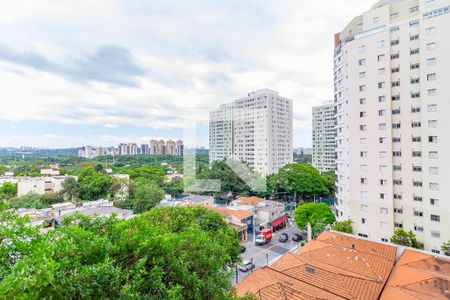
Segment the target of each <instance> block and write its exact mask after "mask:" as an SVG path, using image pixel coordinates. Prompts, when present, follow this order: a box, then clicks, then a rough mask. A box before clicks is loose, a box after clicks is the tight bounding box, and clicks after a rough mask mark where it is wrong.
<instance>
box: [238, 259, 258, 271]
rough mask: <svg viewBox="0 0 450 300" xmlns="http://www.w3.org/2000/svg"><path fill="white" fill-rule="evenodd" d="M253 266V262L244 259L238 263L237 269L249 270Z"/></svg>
mask: <svg viewBox="0 0 450 300" xmlns="http://www.w3.org/2000/svg"><path fill="white" fill-rule="evenodd" d="M254 267H255V264H254V263H252V262H251V261H249V260H244V261H243V262H241V263H240V264H239V265H238V269H239V270H241V271H242V272H247V271H250V270H252V269H253V268H254Z"/></svg>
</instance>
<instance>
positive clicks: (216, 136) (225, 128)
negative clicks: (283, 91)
mask: <svg viewBox="0 0 450 300" xmlns="http://www.w3.org/2000/svg"><path fill="white" fill-rule="evenodd" d="M209 124H210V132H209V144H210V146H209V148H210V161H215V160H219V159H223V158H229V157H232V158H234V159H236V160H240V161H245V162H247V163H248V164H249V166H250V167H252V168H253V169H254V170H256V171H258V172H260V173H261V174H262V175H268V174H273V173H276V172H277V171H278V170H279V169H280V168H281V167H283V166H284V165H286V164H289V163H292V161H293V152H292V100H290V99H287V98H284V97H281V96H279V94H278V92H275V91H272V90H269V89H263V90H258V91H255V92H251V93H249V94H248V96H247V97H245V98H241V99H238V100H235V101H234V102H232V103H229V104H225V105H222V106H221V107H220V108H219V109H217V110H213V111H211V112H210V121H209Z"/></svg>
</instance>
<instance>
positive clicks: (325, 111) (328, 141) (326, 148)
mask: <svg viewBox="0 0 450 300" xmlns="http://www.w3.org/2000/svg"><path fill="white" fill-rule="evenodd" d="M334 126H335V119H334V104H333V101H330V102H326V103H325V104H323V105H320V106H315V107H313V109H312V145H313V155H312V165H313V167H314V168H316V169H317V170H319V171H321V172H327V171H332V170H335V169H336V141H335V135H336V129H335V127H334Z"/></svg>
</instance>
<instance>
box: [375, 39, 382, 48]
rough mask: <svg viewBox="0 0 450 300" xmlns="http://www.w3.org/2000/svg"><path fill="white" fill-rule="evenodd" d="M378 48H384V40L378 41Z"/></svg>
mask: <svg viewBox="0 0 450 300" xmlns="http://www.w3.org/2000/svg"><path fill="white" fill-rule="evenodd" d="M377 46H378V48H383V47H384V40H381V41H378V42H377Z"/></svg>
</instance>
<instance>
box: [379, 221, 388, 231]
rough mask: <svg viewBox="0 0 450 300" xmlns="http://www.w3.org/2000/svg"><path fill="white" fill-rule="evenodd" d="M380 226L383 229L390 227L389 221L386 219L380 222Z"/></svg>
mask: <svg viewBox="0 0 450 300" xmlns="http://www.w3.org/2000/svg"><path fill="white" fill-rule="evenodd" d="M380 227H381V228H383V229H386V228H389V223H388V222H385V221H381V222H380Z"/></svg>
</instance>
